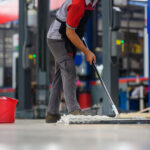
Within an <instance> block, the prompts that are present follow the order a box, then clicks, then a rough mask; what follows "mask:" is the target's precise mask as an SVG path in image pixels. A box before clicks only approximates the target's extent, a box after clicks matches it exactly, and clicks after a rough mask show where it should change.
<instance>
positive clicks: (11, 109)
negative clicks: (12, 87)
mask: <svg viewBox="0 0 150 150" xmlns="http://www.w3.org/2000/svg"><path fill="white" fill-rule="evenodd" d="M17 102H18V101H17V100H16V99H14V98H10V97H0V123H14V121H15V110H16V104H17Z"/></svg>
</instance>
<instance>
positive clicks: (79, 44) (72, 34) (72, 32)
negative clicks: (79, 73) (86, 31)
mask: <svg viewBox="0 0 150 150" xmlns="http://www.w3.org/2000/svg"><path fill="white" fill-rule="evenodd" d="M66 35H67V37H68V39H69V40H70V41H71V42H72V43H73V44H74V45H75V46H76V47H77V48H78V49H80V50H81V51H82V52H83V53H84V54H85V55H86V60H87V61H88V62H89V63H90V65H92V61H93V60H94V62H95V63H96V57H95V55H94V53H92V52H91V51H90V50H89V49H88V48H87V47H86V46H85V45H84V43H83V42H82V40H81V39H80V38H79V36H78V35H77V34H76V32H75V29H71V28H69V27H66Z"/></svg>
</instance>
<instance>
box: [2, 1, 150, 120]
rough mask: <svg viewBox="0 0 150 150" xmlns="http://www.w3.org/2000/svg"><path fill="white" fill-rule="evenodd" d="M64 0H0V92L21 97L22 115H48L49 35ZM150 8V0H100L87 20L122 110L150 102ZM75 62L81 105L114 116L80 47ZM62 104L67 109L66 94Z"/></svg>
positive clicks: (140, 107)
mask: <svg viewBox="0 0 150 150" xmlns="http://www.w3.org/2000/svg"><path fill="white" fill-rule="evenodd" d="M63 2H64V0H20V1H19V0H0V96H8V97H14V98H16V99H18V100H19V101H18V105H17V111H16V117H18V118H44V117H45V112H46V108H47V104H48V100H49V94H50V90H51V82H52V79H53V76H54V59H53V56H52V55H51V53H50V51H49V50H48V47H47V41H46V34H47V31H48V28H49V25H50V24H51V22H52V20H53V19H54V18H55V14H56V11H57V9H58V8H59V7H60V5H61V4H62V3H63ZM149 3H150V2H149ZM149 7H150V6H149ZM149 7H148V1H147V0H139V1H138V0H113V1H108V0H106V1H104V0H103V1H101V0H100V1H99V4H98V6H97V7H96V9H95V11H94V13H93V15H92V17H91V19H90V20H89V22H88V26H87V33H86V40H87V44H88V47H89V49H91V50H92V51H93V52H94V53H95V55H96V58H97V63H96V65H97V67H98V68H99V71H100V72H101V75H102V77H103V79H104V82H105V83H106V86H107V87H108V90H109V92H110V93H111V96H112V98H113V100H114V102H115V104H116V105H117V107H118V109H119V111H120V112H135V111H139V110H143V109H144V108H147V107H149V106H150V100H149V78H148V77H149V69H148V68H149V49H148V45H149V42H150V41H148V32H149V33H150V20H149V22H148V17H150V10H149ZM75 64H76V68H77V96H78V101H79V104H80V106H81V108H83V109H88V108H91V109H92V110H93V111H95V112H96V113H97V114H100V115H101V114H107V115H112V110H111V106H110V104H109V103H108V101H107V100H106V99H107V96H106V95H105V93H104V90H103V88H102V87H101V85H100V82H99V81H98V78H97V76H96V74H95V72H94V70H93V69H92V67H91V66H90V65H89V64H88V63H87V62H86V60H85V56H84V55H83V53H82V52H81V51H78V52H77V54H76V57H75ZM60 109H61V111H62V112H64V113H65V103H64V98H63V95H62V104H61V108H60Z"/></svg>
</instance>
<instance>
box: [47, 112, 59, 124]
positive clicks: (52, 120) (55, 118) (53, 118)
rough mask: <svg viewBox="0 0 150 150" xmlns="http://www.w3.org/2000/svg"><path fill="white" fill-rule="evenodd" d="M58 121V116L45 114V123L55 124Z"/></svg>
mask: <svg viewBox="0 0 150 150" xmlns="http://www.w3.org/2000/svg"><path fill="white" fill-rule="evenodd" d="M59 119H60V115H58V114H55V115H53V114H50V113H47V116H46V123H56V122H57V121H58V120H59Z"/></svg>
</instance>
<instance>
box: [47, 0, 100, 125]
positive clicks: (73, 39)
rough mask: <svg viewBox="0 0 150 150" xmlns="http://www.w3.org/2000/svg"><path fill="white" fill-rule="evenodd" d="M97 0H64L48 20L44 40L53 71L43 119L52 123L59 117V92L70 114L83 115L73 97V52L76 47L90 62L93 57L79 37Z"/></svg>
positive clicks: (74, 74) (84, 29)
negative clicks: (45, 38) (51, 55)
mask: <svg viewBox="0 0 150 150" xmlns="http://www.w3.org/2000/svg"><path fill="white" fill-rule="evenodd" d="M96 4H97V0H66V1H65V2H64V3H63V4H62V6H61V7H60V8H59V10H58V11H57V13H56V19H55V20H54V21H53V23H52V24H51V26H50V28H49V31H48V34H47V43H48V46H49V48H50V50H51V53H52V54H53V56H54V59H55V75H54V79H53V83H52V89H51V93H50V99H49V104H48V110H47V116H46V122H47V123H55V122H57V121H58V120H59V119H60V115H59V104H60V99H61V92H62V90H63V91H64V97H65V101H66V106H67V110H68V113H69V114H72V115H84V113H83V112H82V111H81V109H80V106H79V104H78V101H77V98H76V82H75V81H76V71H75V64H74V56H75V53H76V49H79V50H81V51H82V52H83V53H84V54H85V55H86V60H87V61H88V62H89V63H90V65H92V61H94V62H96V57H95V55H94V53H93V52H91V51H90V50H89V49H88V48H87V47H86V46H85V44H84V42H83V41H82V38H83V37H84V34H85V31H86V24H87V22H88V19H89V17H90V16H91V13H92V10H93V9H94V8H95V6H96Z"/></svg>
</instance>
